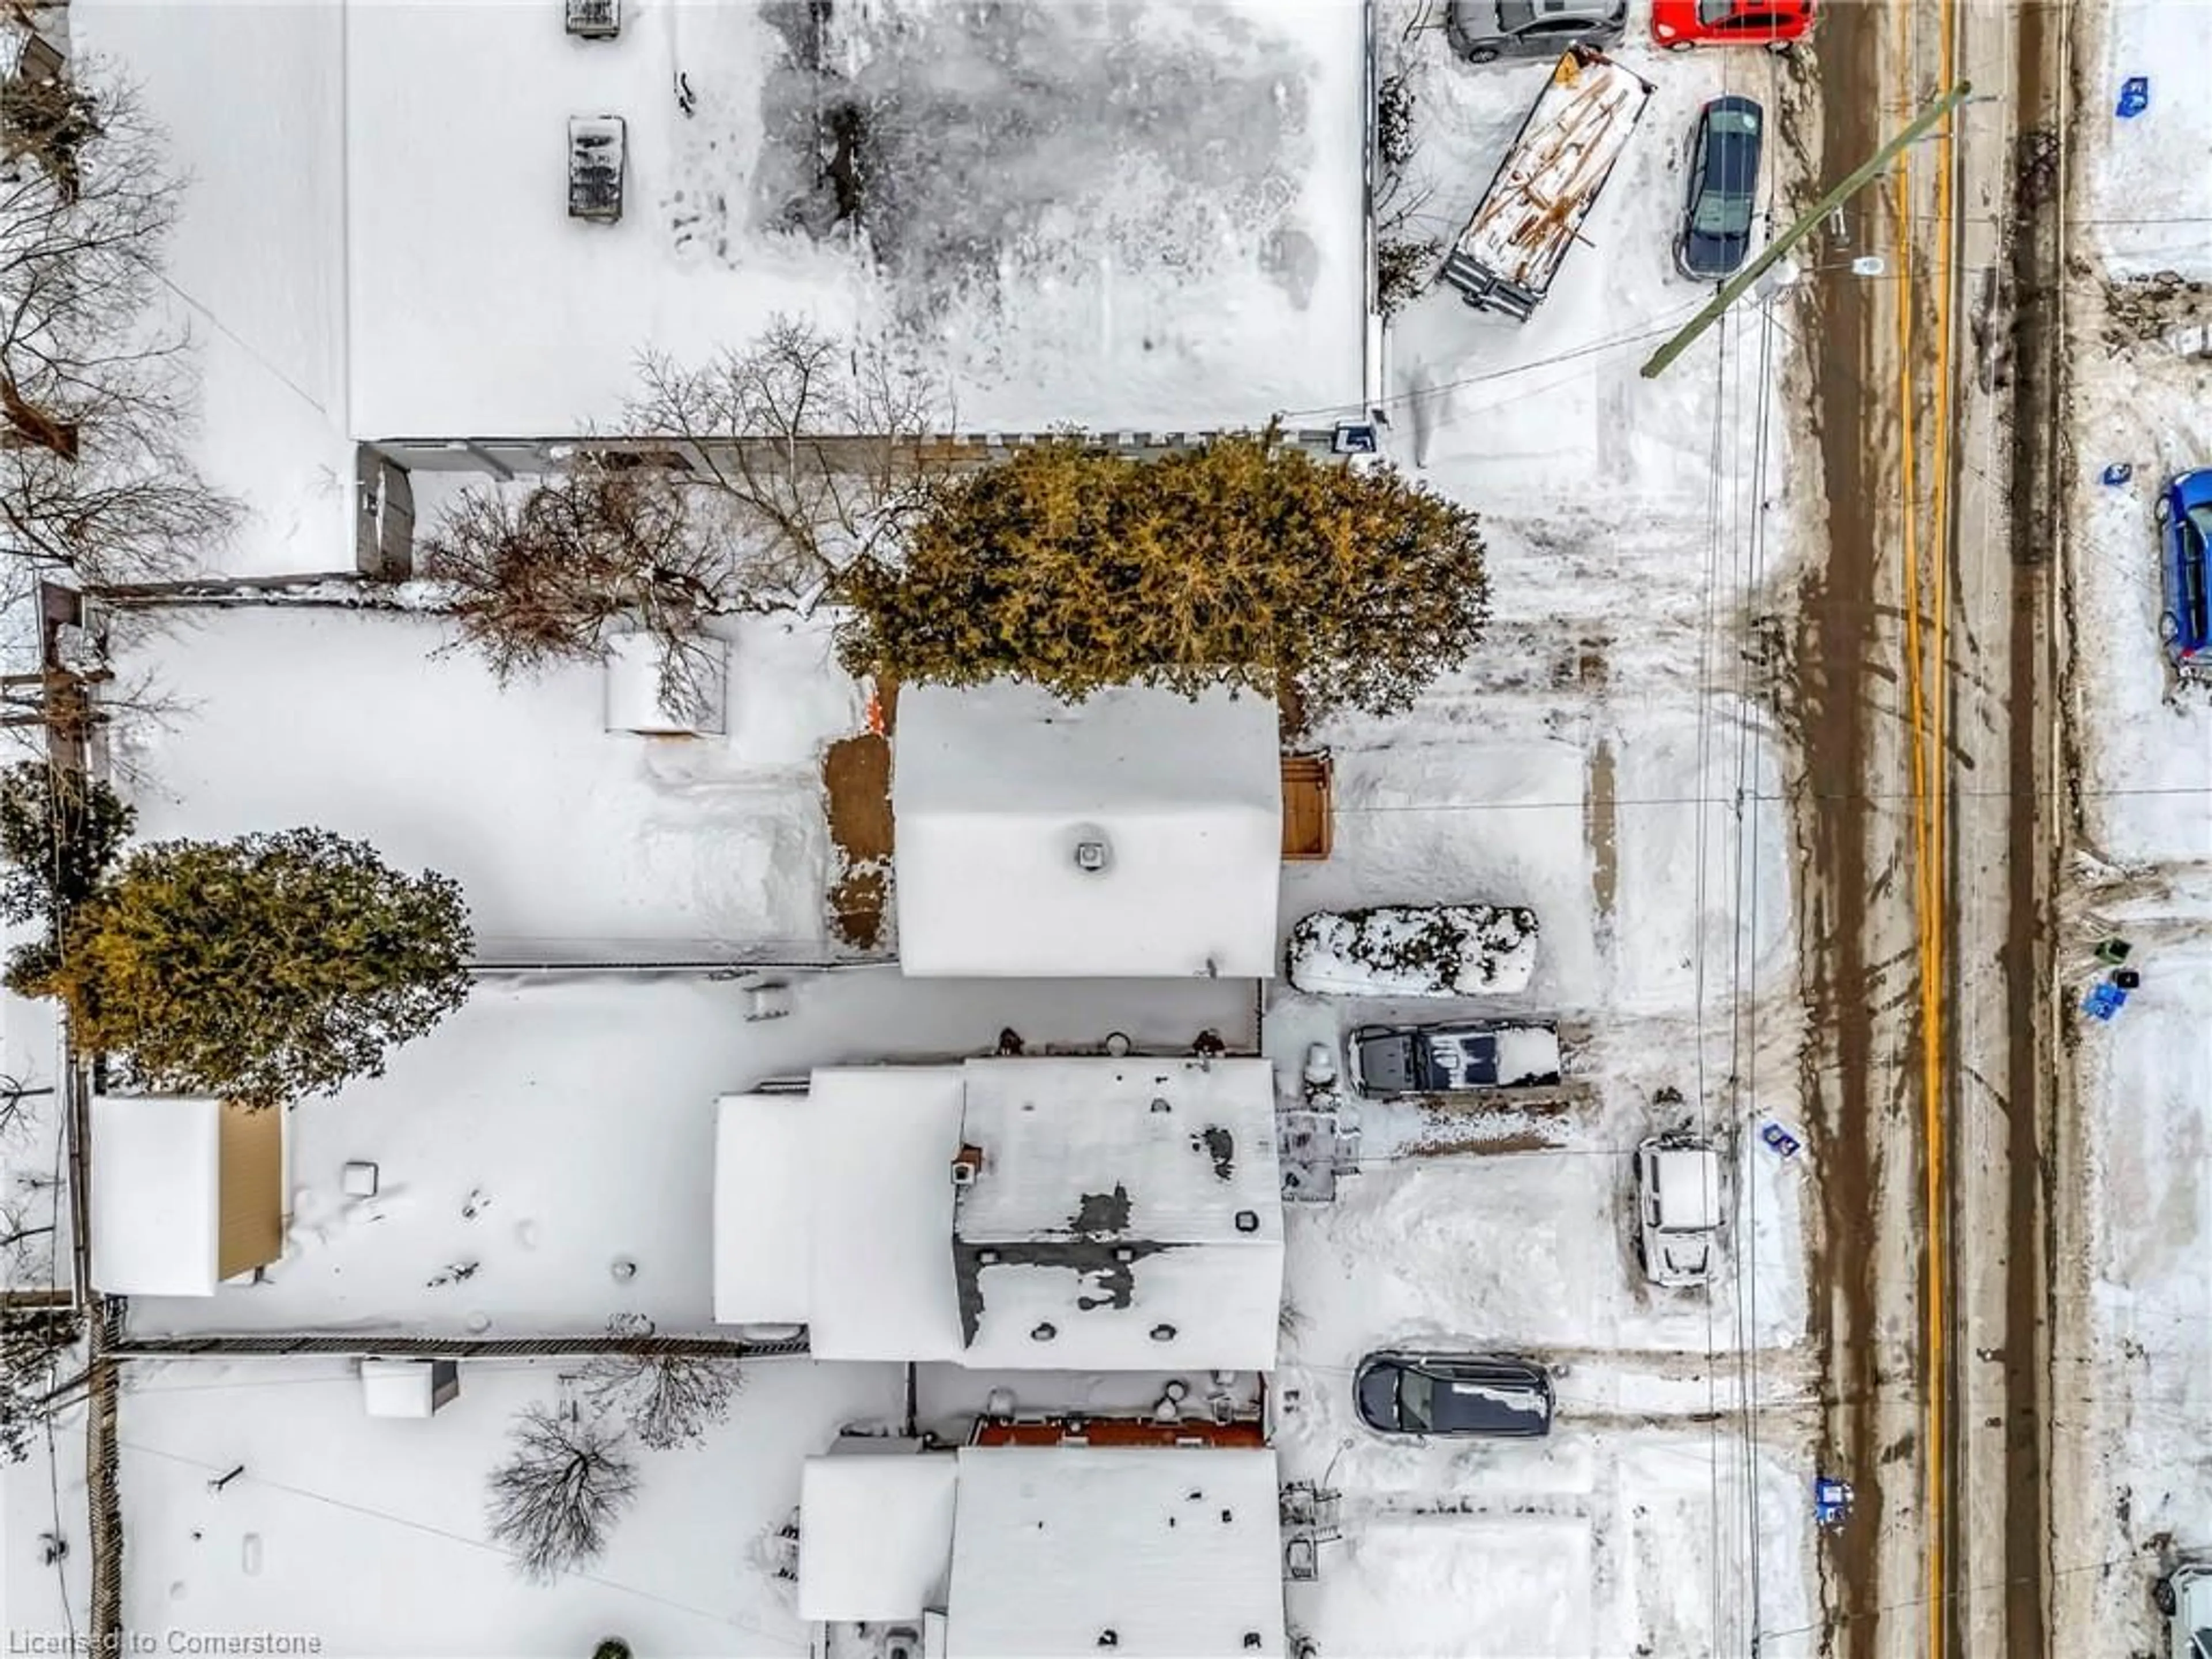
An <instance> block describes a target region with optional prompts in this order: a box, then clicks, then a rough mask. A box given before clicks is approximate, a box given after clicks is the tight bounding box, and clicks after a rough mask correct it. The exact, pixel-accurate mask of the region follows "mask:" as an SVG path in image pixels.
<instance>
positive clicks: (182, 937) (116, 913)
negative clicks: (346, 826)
mask: <svg viewBox="0 0 2212 1659" xmlns="http://www.w3.org/2000/svg"><path fill="white" fill-rule="evenodd" d="M473 945H474V939H473V937H472V935H471V932H470V928H469V923H468V910H467V907H466V906H465V904H464V903H463V902H462V899H461V891H460V888H459V885H458V884H456V883H454V882H453V880H452V879H451V878H448V877H445V876H441V875H437V874H435V873H426V874H422V875H408V874H405V873H404V872H399V871H396V870H393V869H392V868H391V867H390V866H388V865H386V864H385V863H384V861H383V860H380V858H378V857H377V855H376V854H375V852H374V850H373V849H372V848H369V847H368V846H366V845H364V844H363V843H362V842H356V841H348V840H346V839H345V838H344V837H343V836H335V835H331V834H330V833H329V832H328V831H326V830H320V829H287V830H282V831H279V832H276V833H275V834H268V835H252V836H241V837H240V838H239V839H238V840H236V841H231V842H183V841H172V842H155V843H154V844H152V845H150V846H148V847H143V848H139V849H138V850H137V851H136V852H134V853H132V854H131V856H130V857H129V858H128V859H126V860H125V861H124V863H123V865H122V866H121V867H120V868H119V869H118V871H117V872H115V874H114V875H113V876H112V877H111V878H109V879H108V880H107V881H106V883H104V884H102V885H101V886H100V889H99V890H98V891H97V892H96V893H94V895H93V896H91V897H90V898H89V899H88V900H87V901H85V902H83V903H82V904H81V905H80V906H79V907H78V908H77V909H76V912H75V914H74V915H71V916H70V919H69V920H68V922H67V923H66V925H65V927H64V933H63V935H62V949H61V951H60V952H59V955H58V960H53V961H49V962H47V963H43V964H41V966H42V969H43V971H42V972H40V973H39V974H37V975H18V974H11V975H10V977H11V980H13V981H18V982H16V983H15V989H17V990H19V991H23V992H27V994H33V995H52V996H58V997H59V998H61V999H62V1000H63V1001H64V1002H65V1003H66V1004H67V1005H68V1006H69V1012H70V1019H71V1021H72V1022H73V1025H74V1032H73V1035H74V1036H75V1039H76V1043H77V1045H78V1046H79V1047H80V1048H82V1049H84V1050H86V1051H88V1052H102V1051H105V1052H108V1053H112V1054H118V1055H121V1056H123V1057H125V1059H127V1060H129V1061H130V1062H131V1065H132V1066H134V1067H135V1068H136V1069H137V1071H138V1072H139V1073H141V1074H142V1075H143V1077H144V1079H146V1080H147V1082H148V1083H149V1084H150V1085H153V1086H155V1087H158V1088H164V1089H175V1090H179V1091H186V1092H191V1093H201V1094H212V1095H220V1096H222V1097H224V1098H226V1099H230V1100H236V1101H239V1102H240V1103H244V1104H246V1105H249V1106H260V1107H266V1106H274V1105H277V1104H280V1103H284V1102H287V1101H290V1100H295V1099H297V1098H299V1097H301V1096H303V1095H312V1094H325V1093H329V1092H331V1091H335V1090H336V1089H337V1088H338V1087H339V1085H342V1084H343V1083H345V1082H346V1081H347V1080H348V1079H351V1078H356V1077H363V1076H367V1077H374V1076H378V1075H380V1073H382V1072H383V1070H384V1056H385V1053H386V1050H387V1049H389V1048H392V1047H394V1046H395V1045H397V1044H398V1043H402V1042H408V1041H409V1040H410V1039H412V1038H415V1037H418V1036H422V1034H423V1033H424V1032H426V1031H428V1030H430V1028H431V1027H432V1026H434V1025H435V1024H437V1023H438V1022H439V1021H440V1020H441V1019H442V1018H445V1017H446V1016H447V1014H449V1013H451V1012H453V1010H454V1009H456V1008H458V1007H459V1006H460V1005H461V1004H462V1002H463V1001H464V1000H466V998H467V996H468V992H469V973H468V966H467V963H468V957H469V953H470V951H471V948H472V946H473ZM21 981H28V982H21Z"/></svg>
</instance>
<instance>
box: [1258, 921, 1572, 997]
mask: <svg viewBox="0 0 2212 1659" xmlns="http://www.w3.org/2000/svg"><path fill="white" fill-rule="evenodd" d="M1287 960H1288V971H1289V975H1290V981H1291V984H1292V985H1294V986H1296V987H1297V988H1298V989H1299V990H1301V991H1311V992H1316V993H1319V994H1324V995H1334V996H1354V997H1473V996H1491V995H1498V994H1508V993H1512V992H1516V991H1525V990H1527V989H1528V980H1529V977H1530V975H1533V974H1534V972H1535V968H1536V913H1535V912H1534V910H1530V909H1528V908H1522V907H1519V906H1515V907H1511V908H1508V907H1505V906H1502V905H1493V904H1437V905H1406V904H1388V905H1376V906H1374V907H1372V908H1367V909H1360V910H1346V911H1334V910H1321V911H1316V913H1314V914H1313V915H1310V916H1306V917H1304V918H1302V919H1301V920H1300V921H1298V923H1297V926H1295V927H1292V928H1291V945H1290V951H1289V955H1288V959H1287Z"/></svg>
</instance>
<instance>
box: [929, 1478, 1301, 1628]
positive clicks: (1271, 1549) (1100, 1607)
mask: <svg viewBox="0 0 2212 1659" xmlns="http://www.w3.org/2000/svg"><path fill="white" fill-rule="evenodd" d="M959 1462H960V1488H959V1502H958V1509H957V1516H956V1524H955V1526H954V1528H953V1541H952V1583H951V1591H950V1601H949V1604H948V1612H949V1614H950V1618H949V1621H948V1623H949V1630H948V1637H949V1641H948V1652H949V1654H950V1656H951V1659H1097V1655H1098V1654H1099V1653H1101V1652H1102V1651H1106V1650H1107V1649H1106V1648H1105V1647H1104V1646H1103V1644H1102V1642H1101V1638H1102V1636H1103V1633H1104V1632H1107V1631H1111V1632H1114V1640H1113V1644H1112V1646H1111V1651H1112V1652H1113V1653H1114V1654H1115V1656H1116V1659H1244V1656H1247V1655H1249V1654H1255V1653H1256V1654H1260V1655H1261V1656H1270V1655H1276V1656H1279V1655H1280V1654H1281V1653H1282V1651H1283V1646H1284V1643H1283V1567H1282V1546H1281V1538H1280V1531H1279V1523H1278V1519H1277V1505H1278V1503H1279V1497H1278V1492H1277V1486H1276V1474H1275V1454H1274V1453H1273V1451H1269V1450H1245V1449H1234V1450H1229V1449H1214V1448H1208V1449H1203V1450H1200V1449H1188V1448H1176V1449H1166V1450H1158V1449H1131V1448H1122V1449H1087V1448H1081V1447H1070V1446H1054V1447H1036V1446H987V1447H978V1446H968V1447H963V1448H962V1449H961V1450H960V1453H959Z"/></svg>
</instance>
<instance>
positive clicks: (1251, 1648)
mask: <svg viewBox="0 0 2212 1659" xmlns="http://www.w3.org/2000/svg"><path fill="white" fill-rule="evenodd" d="M1260 1648H1261V1641H1260V1632H1258V1631H1256V1630H1248V1631H1246V1632H1244V1651H1245V1652H1247V1653H1257V1652H1259V1650H1260Z"/></svg>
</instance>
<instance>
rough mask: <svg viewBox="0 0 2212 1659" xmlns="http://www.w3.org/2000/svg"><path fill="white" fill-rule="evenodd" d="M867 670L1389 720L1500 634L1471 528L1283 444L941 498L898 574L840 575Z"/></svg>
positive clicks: (1241, 440)
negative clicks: (1228, 692) (1291, 694)
mask: <svg viewBox="0 0 2212 1659" xmlns="http://www.w3.org/2000/svg"><path fill="white" fill-rule="evenodd" d="M839 596H840V597H841V598H842V599H843V600H844V601H845V602H846V603H847V604H848V605H849V606H850V607H851V612H850V615H849V617H848V620H847V621H846V623H844V625H843V629H842V635H841V638H840V648H841V651H842V655H843V657H844V659H845V662H846V665H847V666H848V667H849V668H851V669H853V670H854V671H856V672H867V671H881V672H888V673H890V674H893V675H896V677H898V678H901V679H904V680H914V681H922V682H935V683H937V684H950V685H974V684H980V683H981V682H983V681H986V680H990V679H994V678H999V677H1001V676H1013V677H1018V678H1024V679H1029V680H1033V681H1036V682H1037V683H1039V684H1042V685H1044V686H1047V687H1048V688H1049V689H1050V690H1053V691H1054V692H1056V693H1058V694H1060V696H1065V697H1067V698H1069V699H1072V700H1078V701H1079V700H1080V699H1082V698H1083V697H1085V696H1087V695H1089V694H1090V693H1091V692H1092V691H1095V690H1098V689H1100V688H1101V687H1103V686H1109V685H1119V684H1129V683H1133V682H1134V683H1141V684H1151V685H1158V686H1164V687H1167V688H1170V689H1171V690H1177V691H1181V692H1182V693H1184V694H1185V695H1187V696H1195V695H1196V694H1197V693H1198V692H1199V691H1200V690H1202V689H1204V688H1205V687H1206V686H1209V685H1212V684H1219V683H1222V682H1224V681H1226V682H1228V683H1230V684H1243V685H1247V686H1249V687H1251V688H1252V689H1254V690H1258V691H1261V692H1263V693H1267V694H1269V695H1273V694H1274V693H1275V692H1276V691H1277V690H1278V689H1279V686H1281V685H1282V684H1284V683H1285V682H1288V683H1290V684H1292V685H1294V686H1295V687H1296V689H1297V691H1298V692H1299V693H1300V694H1302V695H1303V696H1304V699H1305V702H1306V704H1307V706H1308V707H1309V708H1310V709H1312V710H1315V711H1316V712H1318V711H1321V710H1325V709H1328V708H1361V709H1364V710H1366V711H1367V712H1369V713H1370V714H1391V713H1395V712H1397V711H1399V710H1401V709H1403V708H1407V706H1408V705H1410V704H1411V703H1412V702H1413V698H1414V696H1415V695H1416V694H1418V693H1419V691H1420V690H1421V689H1422V687H1423V686H1425V685H1426V684H1428V683H1429V682H1430V681H1431V680H1432V679H1433V678H1436V676H1437V674H1438V673H1440V672H1442V671H1444V670H1445V669H1448V668H1449V667H1451V666H1452V665H1455V664H1456V663H1458V662H1460V661H1462V659H1464V658H1465V657H1466V656H1467V655H1468V653H1469V651H1470V650H1471V649H1472V648H1473V647H1474V644H1475V643H1476V641H1478V640H1479V639H1480V637H1481V635H1482V629H1483V625H1484V623H1486V621H1487V620H1488V616H1489V583H1488V581H1487V579H1486V576H1485V574H1484V570H1483V546H1482V540H1481V538H1480V536H1479V535H1478V534H1477V533H1476V520H1475V515H1474V513H1471V512H1468V510H1467V509H1466V508H1464V507H1459V506H1457V505H1455V504H1454V503H1453V502H1450V501H1446V500H1444V499H1443V498H1442V497H1440V496H1437V495H1431V493H1429V492H1428V491H1427V490H1425V489H1420V488H1419V487H1418V486H1416V485H1413V484H1412V483H1407V481H1406V480H1405V479H1404V478H1402V477H1400V476H1399V475H1398V474H1396V473H1395V472H1394V471H1390V470H1389V469H1387V468H1382V467H1378V468H1375V469H1373V470H1371V471H1355V470H1353V469H1352V468H1350V467H1346V466H1342V465H1336V464H1334V463H1333V462H1326V461H1317V460H1316V459H1313V458H1312V457H1311V456H1309V455H1308V454H1306V453H1304V451H1302V450H1297V449H1292V448H1287V447H1283V446H1282V445H1280V444H1279V443H1277V442H1276V441H1274V440H1273V437H1272V436H1271V435H1260V436H1255V437H1236V438H1227V439H1219V440H1216V441H1213V442H1212V443H1210V444H1208V445H1206V447H1203V448H1200V449H1196V450H1193V451H1190V452H1188V453H1180V454H1173V455H1168V456H1164V457H1162V458H1160V459H1156V460H1145V461H1131V460H1127V459H1122V458H1121V457H1119V456H1116V455H1114V454H1111V453H1106V452H1103V451H1100V450H1097V449H1093V448H1090V447H1085V446H1083V445H1081V444H1079V443H1074V442H1053V443H1047V444H1040V445H1038V446H1036V447H1034V448H1031V449H1026V450H1024V451H1022V452H1020V453H1018V454H1017V455H1015V456H1014V457H1013V458H1012V459H1010V460H1008V461H1006V462H1005V463H1004V464H1002V465H998V466H994V467H992V468H989V469H987V470H985V471H975V472H969V473H966V474H964V475H960V476H957V477H951V478H947V479H944V480H940V481H939V482H937V483H935V484H934V485H933V487H932V489H931V493H930V499H929V501H928V504H927V508H926V510H925V511H924V512H923V513H921V515H920V517H919V519H918V520H917V522H916V523H915V526H914V527H913V529H912V530H911V532H909V534H908V539H907V546H906V551H905V556H904V557H903V559H902V560H901V561H900V562H897V563H896V564H884V563H880V562H876V561H866V562H861V563H859V564H856V565H855V566H854V567H853V568H850V569H849V570H848V571H847V572H846V573H845V575H844V577H843V579H842V581H841V583H840V592H839Z"/></svg>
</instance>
